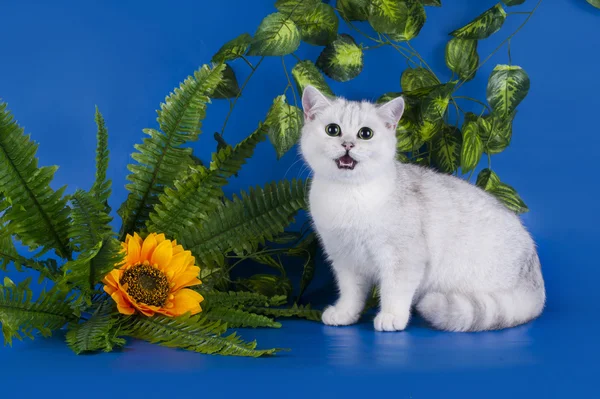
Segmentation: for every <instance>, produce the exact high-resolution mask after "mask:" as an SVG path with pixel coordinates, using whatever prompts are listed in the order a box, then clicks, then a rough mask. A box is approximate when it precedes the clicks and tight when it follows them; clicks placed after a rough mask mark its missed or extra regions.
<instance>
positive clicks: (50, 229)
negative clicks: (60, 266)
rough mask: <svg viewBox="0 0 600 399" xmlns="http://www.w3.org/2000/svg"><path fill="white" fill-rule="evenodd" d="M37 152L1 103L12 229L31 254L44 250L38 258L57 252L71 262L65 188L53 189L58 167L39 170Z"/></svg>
mask: <svg viewBox="0 0 600 399" xmlns="http://www.w3.org/2000/svg"><path fill="white" fill-rule="evenodd" d="M36 152H37V144H36V143H34V142H33V141H31V140H30V138H29V136H26V135H25V134H24V132H23V129H22V128H21V127H20V126H19V125H18V124H17V123H16V122H15V121H14V119H13V116H12V115H11V113H10V112H9V111H8V110H7V108H6V104H5V103H0V192H2V193H4V195H5V196H6V198H7V200H8V201H9V203H10V204H11V206H10V207H9V208H8V209H6V211H5V214H4V217H5V220H6V221H8V222H9V223H8V229H10V231H11V234H12V235H16V237H17V238H18V239H19V240H20V241H21V242H22V243H23V244H25V245H26V246H28V247H29V249H30V250H35V249H36V248H39V247H41V253H39V254H38V256H39V255H41V254H42V253H45V252H47V251H50V250H52V249H54V251H55V252H56V254H57V255H58V256H60V257H62V258H69V257H70V256H71V251H70V249H69V240H68V230H69V209H68V208H67V206H66V205H67V200H66V198H64V197H63V193H64V191H65V187H63V188H61V189H59V190H58V191H54V190H53V189H52V188H50V182H51V181H52V178H53V177H54V172H55V171H56V169H57V167H56V166H53V167H42V168H39V167H38V160H37V158H36V156H35V155H36Z"/></svg>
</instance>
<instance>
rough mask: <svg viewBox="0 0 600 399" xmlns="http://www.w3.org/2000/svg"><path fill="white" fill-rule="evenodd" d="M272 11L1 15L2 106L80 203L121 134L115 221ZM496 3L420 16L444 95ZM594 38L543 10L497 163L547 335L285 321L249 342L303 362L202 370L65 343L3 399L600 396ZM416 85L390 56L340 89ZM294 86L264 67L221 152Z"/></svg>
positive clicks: (477, 1) (580, 20)
mask: <svg viewBox="0 0 600 399" xmlns="http://www.w3.org/2000/svg"><path fill="white" fill-rule="evenodd" d="M272 3H273V2H272V1H271V0H260V1H258V0H256V1H252V2H249V1H244V0H228V1H200V0H189V1H188V0H179V1H169V2H165V1H137V0H136V1H133V0H129V1H127V0H125V1H116V0H112V1H107V0H105V1H53V2H48V1H29V0H19V1H7V0H3V1H2V2H0V35H1V37H2V39H3V40H2V46H1V50H0V51H1V53H0V96H1V98H2V99H3V100H4V101H6V102H8V104H9V108H10V109H11V111H12V112H13V113H14V115H15V116H16V118H17V119H18V121H19V122H20V123H21V125H23V126H24V127H25V129H26V131H27V132H28V133H31V134H32V135H33V138H34V139H35V140H36V141H38V142H39V143H40V147H39V151H38V156H39V158H40V163H41V164H42V165H51V164H58V165H60V166H61V167H60V169H59V171H58V172H57V174H56V178H55V181H54V183H53V185H54V186H55V187H59V186H62V185H65V184H68V185H69V189H68V191H69V192H72V191H74V190H75V189H76V188H80V187H81V188H86V189H87V188H89V187H90V186H91V183H92V178H93V174H94V148H95V125H94V122H93V113H94V106H95V105H98V106H99V108H100V110H101V111H102V113H103V114H104V117H105V119H106V122H107V125H108V128H109V132H110V149H111V165H110V170H109V177H110V178H111V179H112V180H113V183H114V195H113V197H112V205H113V208H116V207H117V206H118V205H119V204H120V203H121V202H122V201H123V200H124V199H125V196H126V191H125V189H124V184H125V175H126V174H127V173H128V172H127V170H126V165H127V164H128V163H129V162H130V153H131V152H132V150H133V145H134V144H135V143H138V142H140V140H141V138H142V132H141V129H142V128H145V127H155V126H156V122H155V118H156V113H155V110H156V109H157V108H158V105H159V103H160V102H161V101H163V100H164V97H165V96H166V95H167V94H168V93H169V92H170V91H171V90H172V89H173V87H175V86H176V85H178V84H179V82H180V81H182V80H183V79H184V78H185V77H186V76H187V75H189V74H191V73H192V72H193V71H194V70H195V69H196V68H198V67H199V66H200V65H201V64H203V63H207V62H209V60H210V58H211V56H212V55H213V54H214V53H215V52H216V51H217V50H218V49H219V47H220V46H221V45H222V44H223V43H224V42H226V41H227V40H229V39H231V38H233V37H235V36H237V35H239V34H241V33H244V32H248V33H251V34H252V33H253V32H254V31H255V29H256V27H257V26H258V24H259V23H260V21H261V19H262V18H263V17H264V16H265V15H267V14H269V13H271V12H273V11H274V10H275V9H274V7H273V5H272ZM494 3H495V2H494V1H490V0H454V1H450V0H445V1H444V7H442V8H439V9H438V8H430V7H429V8H427V13H428V22H427V24H426V25H425V27H424V29H423V31H422V33H421V35H420V36H419V37H418V38H417V39H416V40H414V42H413V45H414V46H415V47H416V48H417V49H418V50H419V52H420V53H421V54H422V55H423V57H424V58H425V59H426V60H427V61H428V62H429V63H430V65H431V66H432V67H433V69H434V70H435V71H436V72H437V71H441V76H442V78H446V79H447V78H449V76H450V75H449V72H448V71H447V69H446V67H445V64H444V59H443V53H444V46H445V43H446V41H447V40H448V37H447V33H448V32H450V31H451V30H453V29H455V28H456V27H458V26H462V25H463V24H464V23H466V22H468V21H469V20H471V19H472V18H473V17H474V16H476V15H478V14H479V13H480V12H482V11H484V10H485V9H487V8H488V7H490V6H492V5H493V4H494ZM534 5H535V1H533V0H528V1H527V2H526V3H525V4H524V5H522V6H518V7H513V8H511V9H510V10H509V11H528V10H530V9H531V8H533V6H534ZM524 18H525V16H524V15H511V16H509V18H508V20H507V22H506V24H505V26H504V28H503V29H502V30H501V32H500V33H498V34H496V35H495V36H493V37H492V38H490V39H488V40H486V41H482V42H480V44H479V53H480V54H481V55H482V57H483V56H486V55H487V54H489V53H490V52H491V51H492V50H493V49H494V48H495V47H496V45H497V44H499V42H500V41H501V40H502V39H503V38H505V37H506V36H507V35H508V34H509V33H510V32H512V31H513V30H514V29H515V28H516V27H517V26H518V24H520V22H521V21H522V20H523V19H524ZM342 29H345V27H344V28H342ZM598 37H600V10H597V9H595V8H593V7H591V6H590V5H589V4H587V3H586V2H585V0H551V1H550V0H548V1H545V2H543V4H542V6H541V7H540V9H539V10H538V12H537V13H536V15H535V16H534V17H533V18H532V19H531V20H530V22H529V24H528V25H527V26H526V27H525V28H524V29H523V30H522V31H521V32H520V33H519V34H518V35H517V36H516V38H515V39H513V41H512V46H511V49H512V59H513V63H515V64H517V65H520V66H522V67H523V68H524V69H525V70H526V71H527V72H528V73H529V75H530V76H531V79H532V83H531V91H530V93H529V96H528V97H527V98H526V99H525V101H524V102H523V103H522V104H521V105H520V107H519V113H518V115H517V118H516V121H515V124H514V136H513V137H514V138H513V142H512V144H511V146H510V148H509V149H508V150H506V151H505V152H504V153H502V154H500V155H497V156H494V157H493V161H492V163H493V167H494V169H495V170H496V171H497V173H498V174H499V175H500V177H501V179H502V180H504V181H506V182H508V183H509V184H511V185H513V186H514V187H515V188H516V189H517V190H518V191H519V193H520V194H521V195H522V197H523V198H524V200H525V201H526V203H527V204H528V205H529V207H530V209H531V212H530V213H528V214H526V215H524V216H523V219H524V221H525V224H526V225H527V227H528V229H529V230H530V231H531V232H532V234H533V235H534V237H535V239H536V241H537V243H538V246H539V252H540V257H541V260H542V264H543V272H544V275H545V279H546V283H547V289H548V307H547V309H546V312H545V313H544V314H543V316H542V317H541V318H540V319H538V320H536V321H535V322H533V323H530V324H528V325H525V326H521V327H518V328H515V329H511V330H506V331H500V332H492V333H479V334H451V333H444V332H437V331H432V330H430V329H429V328H428V327H427V326H425V325H423V324H422V323H421V322H420V321H419V320H416V321H415V322H414V323H413V324H412V325H411V326H410V327H409V329H408V330H407V331H406V332H403V333H397V334H381V333H374V332H373V331H372V325H371V321H370V320H368V319H366V320H364V321H363V322H362V323H361V324H359V325H357V326H353V327H349V328H339V329H336V328H330V327H325V326H322V325H320V324H317V323H310V322H304V321H287V322H284V326H283V328H282V329H281V330H244V331H242V334H243V335H244V336H245V337H256V338H258V339H259V343H260V345H261V346H264V347H266V346H279V347H290V348H292V351H291V352H288V353H284V354H282V355H280V356H278V357H276V358H269V359H233V358H223V357H213V356H204V355H198V354H193V353H185V352H181V351H175V350H170V349H165V348H160V347H157V346H153V345H149V344H145V343H134V344H132V345H131V346H130V347H129V348H128V349H127V350H125V351H124V352H120V353H112V354H106V355H94V356H80V357H76V356H75V355H74V354H72V353H71V352H70V351H69V350H68V349H67V347H66V346H65V345H64V343H63V341H62V337H61V336H57V337H53V338H51V339H49V340H41V339H40V340H36V341H34V342H25V343H17V344H16V345H15V347H14V348H13V349H7V348H0V361H2V366H1V367H2V369H3V371H2V372H1V373H0V381H1V382H3V394H4V393H7V389H8V392H10V391H11V390H15V391H17V390H18V391H20V392H22V393H23V394H25V396H26V397H29V396H30V395H31V394H33V393H37V394H45V395H48V394H56V395H58V394H66V392H67V390H66V384H68V383H72V382H73V381H75V383H76V384H78V385H79V386H80V387H81V388H80V389H81V391H80V392H81V393H82V394H84V393H85V395H86V396H90V397H94V396H98V395H101V394H109V395H115V394H119V392H120V390H121V389H126V390H127V391H126V392H123V393H126V394H127V395H128V396H129V395H130V394H131V392H139V393H146V394H147V395H150V397H155V396H158V395H160V396H164V395H166V394H177V393H182V392H189V393H191V394H193V395H197V396H200V395H208V393H209V392H210V391H211V390H212V389H221V390H224V392H229V393H244V392H248V391H247V390H248V389H251V390H252V392H254V393H259V392H262V393H263V394H268V393H270V394H276V393H277V392H282V390H283V389H285V390H286V392H287V395H290V396H302V395H308V394H310V395H313V396H315V395H316V396H317V397H319V396H321V395H328V396H332V395H333V397H338V396H339V397H341V396H349V397H353V396H354V395H357V394H359V393H366V394H368V393H375V392H379V393H384V392H385V393H388V394H389V395H394V396H395V397H398V398H429V397H441V396H443V397H454V396H457V397H458V396H460V397H504V396H509V395H510V396H513V397H522V396H526V395H527V396H532V395H533V396H534V397H558V396H565V395H568V396H569V397H574V396H576V395H580V396H583V397H592V396H597V395H598V387H597V380H596V377H597V372H598V366H597V359H598V355H600V350H599V346H598V338H597V337H598V336H597V333H596V331H597V327H598V321H597V315H598V310H599V304H598V303H599V301H598V299H599V295H600V294H599V292H598V290H597V289H596V287H597V281H598V279H599V278H600V268H599V266H600V265H599V262H598V260H597V258H596V256H595V252H596V251H595V248H597V246H598V238H599V234H598V232H599V228H598V221H599V219H600V218H599V210H598V205H597V204H598V201H597V196H598V194H600V183H599V181H600V180H599V179H598V173H597V170H596V167H597V160H598V154H597V148H600V135H599V133H600V129H599V128H598V117H597V116H598V108H599V106H600V101H598V98H597V96H598V93H600V81H599V80H598V75H597V74H598V68H599V63H600V52H599V51H598V48H597V46H598V41H597V39H598ZM357 40H362V39H360V38H359V37H357ZM319 51H320V48H318V47H313V46H308V45H302V47H301V48H300V49H299V50H298V51H297V54H298V55H299V56H300V57H301V58H311V59H313V60H314V59H316V57H317V55H318V53H319ZM286 61H287V65H288V68H291V67H292V66H293V65H294V63H295V60H294V59H293V58H291V57H288V58H287V59H286ZM506 62H507V56H506V48H504V49H503V50H501V51H500V52H499V53H498V54H497V55H495V56H494V57H493V58H492V60H491V61H490V62H489V63H488V64H486V65H485V67H484V68H483V69H482V70H481V71H480V72H479V73H478V74H477V77H476V78H475V79H474V80H473V81H472V82H470V83H468V84H467V85H465V86H464V89H463V90H462V93H461V94H462V95H467V96H472V97H476V98H479V99H484V98H485V86H486V82H487V77H488V76H489V73H490V72H491V69H492V68H493V66H494V65H495V64H497V63H506ZM405 67H406V63H405V62H404V60H403V59H402V58H401V57H400V56H399V55H398V54H397V53H395V52H394V51H393V50H392V49H388V48H382V49H378V50H374V51H369V52H367V53H366V55H365V69H364V71H363V73H362V74H361V75H360V76H359V77H358V78H356V79H355V80H353V81H351V82H349V83H346V84H339V83H335V82H330V83H331V86H332V88H333V89H334V91H335V92H336V93H338V94H340V95H344V96H346V97H349V98H351V99H360V98H368V99H375V98H377V97H378V96H379V95H380V94H381V93H383V92H387V91H399V90H400V86H399V77H400V74H401V72H402V71H403V70H404V68H405ZM234 69H235V71H236V73H237V74H238V79H239V80H240V81H243V79H245V77H246V76H247V74H248V72H249V69H248V68H247V66H246V65H245V64H244V63H243V62H238V63H235V64H234ZM285 86H286V80H285V75H284V73H283V70H282V67H281V61H280V59H279V58H274V59H269V60H267V61H265V62H264V63H263V65H261V67H260V68H259V70H258V71H257V73H256V75H255V76H254V77H253V78H252V81H251V82H250V84H249V86H248V87H247V90H246V91H245V92H244V96H243V97H242V98H241V99H240V101H239V103H238V106H237V107H236V110H235V111H234V114H233V116H232V118H231V120H230V121H229V123H228V126H227V129H226V132H225V139H226V140H228V141H229V142H231V143H235V142H237V141H239V140H241V139H242V138H244V137H245V136H246V135H247V134H249V133H250V132H251V131H252V130H253V129H254V128H255V127H256V126H257V123H258V121H260V120H262V119H263V118H264V115H265V114H266V112H267V110H268V108H269V106H270V104H271V101H272V99H273V98H274V97H275V96H276V95H279V94H281V92H282V91H283V89H284V88H285ZM465 106H467V104H465ZM227 109H228V104H227V102H226V101H216V102H215V103H214V104H213V105H210V107H209V110H208V117H207V119H206V121H205V123H204V129H203V130H204V132H205V133H204V135H203V136H202V137H201V140H200V141H199V142H198V143H196V144H194V148H195V149H196V151H197V152H198V154H199V155H200V156H201V157H202V158H203V159H205V160H206V159H208V156H209V154H210V153H211V152H212V151H213V150H214V148H215V145H216V143H215V142H214V140H213V139H212V133H213V132H215V131H219V130H220V128H221V124H222V121H223V118H224V116H225V115H226V113H227ZM297 160H299V157H298V155H297V153H296V151H295V150H293V151H290V152H289V153H288V154H287V155H286V156H285V157H284V158H283V159H282V160H281V161H279V162H277V161H276V157H275V152H274V150H273V148H272V147H271V146H270V144H269V143H267V142H265V143H263V144H261V145H260V147H259V149H258V150H257V152H256V155H255V157H254V158H253V159H252V160H251V161H250V162H249V163H248V164H247V165H246V167H245V168H244V170H243V171H242V173H240V175H239V178H238V179H236V180H233V181H232V182H231V184H230V185H229V186H228V187H227V192H228V193H233V192H237V191H239V190H240V189H245V188H247V187H249V186H250V185H256V184H263V183H264V182H267V181H271V180H279V179H281V178H283V177H287V178H292V177H306V176H307V172H306V170H305V168H303V165H302V162H297V163H295V161H297ZM323 266H324V265H323ZM319 274H320V276H319V279H318V281H317V282H316V284H315V285H314V286H313V289H312V295H313V298H314V302H317V303H318V302H319V300H320V298H321V295H320V294H321V293H323V292H328V290H330V289H331V285H330V282H329V278H328V276H329V275H328V271H327V269H326V267H321V268H320V270H319ZM9 275H10V276H11V277H15V279H18V278H19V276H18V275H16V274H15V273H10V274H9ZM309 299H311V297H310V296H309ZM5 368H7V369H9V370H5ZM25 370H28V371H25ZM111 373H113V377H110V374H111ZM34 376H35V378H38V379H37V380H35V379H33V378H34ZM67 376H69V377H76V379H75V380H71V379H68V378H67ZM234 379H235V380H234ZM170 381H174V385H175V386H171V385H170ZM46 383H47V384H46ZM104 384H108V386H110V388H107V387H104ZM84 386H85V387H86V388H84ZM125 386H127V388H124V387H125ZM130 389H135V391H130ZM109 390H110V391H109Z"/></svg>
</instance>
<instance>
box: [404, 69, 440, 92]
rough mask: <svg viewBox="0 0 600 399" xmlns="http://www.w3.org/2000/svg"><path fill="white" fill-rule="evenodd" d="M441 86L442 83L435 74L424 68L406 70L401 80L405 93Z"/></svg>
mask: <svg viewBox="0 0 600 399" xmlns="http://www.w3.org/2000/svg"><path fill="white" fill-rule="evenodd" d="M439 84H440V81H439V80H438V79H437V78H436V77H435V76H434V75H433V73H431V72H429V70H427V69H425V68H422V67H419V68H408V69H405V70H404V72H403V73H402V77H401V78H400V85H401V86H402V90H404V91H412V90H417V89H420V88H423V87H430V86H435V85H439Z"/></svg>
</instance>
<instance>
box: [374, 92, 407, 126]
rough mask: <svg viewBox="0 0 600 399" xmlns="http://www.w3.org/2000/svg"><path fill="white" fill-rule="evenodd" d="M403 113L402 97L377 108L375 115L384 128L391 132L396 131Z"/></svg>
mask: <svg viewBox="0 0 600 399" xmlns="http://www.w3.org/2000/svg"><path fill="white" fill-rule="evenodd" d="M403 113H404V99H403V98H402V97H396V98H394V99H393V100H390V101H388V102H387V103H385V104H383V105H381V106H379V107H378V108H377V114H379V117H380V118H381V119H382V120H383V121H384V123H385V126H386V127H387V128H388V129H392V130H396V126H398V122H400V118H402V114H403Z"/></svg>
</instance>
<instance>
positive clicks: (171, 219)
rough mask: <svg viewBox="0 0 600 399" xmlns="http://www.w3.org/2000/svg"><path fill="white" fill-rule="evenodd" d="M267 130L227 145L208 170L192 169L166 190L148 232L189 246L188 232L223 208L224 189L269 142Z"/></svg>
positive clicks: (151, 215) (264, 129)
mask: <svg viewBox="0 0 600 399" xmlns="http://www.w3.org/2000/svg"><path fill="white" fill-rule="evenodd" d="M265 136H266V127H265V125H261V126H259V128H258V129H257V130H255V131H254V132H253V133H252V134H250V135H249V136H248V137H247V138H246V139H245V140H243V141H242V142H241V143H239V144H238V145H237V146H235V148H232V147H231V146H227V147H225V148H223V149H221V150H220V151H218V152H217V153H216V154H213V159H212V162H211V164H210V166H209V167H208V168H205V167H200V168H192V169H190V171H189V173H188V174H187V175H182V176H180V180H178V181H176V182H175V185H174V188H167V189H165V191H164V193H163V194H161V195H160V197H159V200H158V204H157V205H156V206H155V208H154V211H153V212H152V213H151V214H150V215H149V219H150V220H149V221H148V226H147V227H148V231H152V232H156V233H159V232H160V233H165V234H166V235H167V236H168V237H172V238H174V239H177V240H179V241H180V242H181V243H182V244H184V246H185V234H184V232H185V230H186V229H188V228H191V227H194V226H197V225H199V224H201V223H202V221H203V220H205V219H207V218H210V215H211V214H212V213H213V212H214V211H215V209H216V208H218V207H219V206H220V205H222V203H221V200H220V198H221V197H223V195H224V193H223V186H225V185H226V184H227V179H229V178H230V177H231V176H233V175H234V174H235V173H237V172H238V171H239V170H240V169H241V167H242V166H243V165H244V164H245V163H246V160H247V159H248V158H250V157H251V156H252V154H253V153H254V149H255V148H256V146H257V145H258V143H260V142H261V141H263V140H264V139H265Z"/></svg>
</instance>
